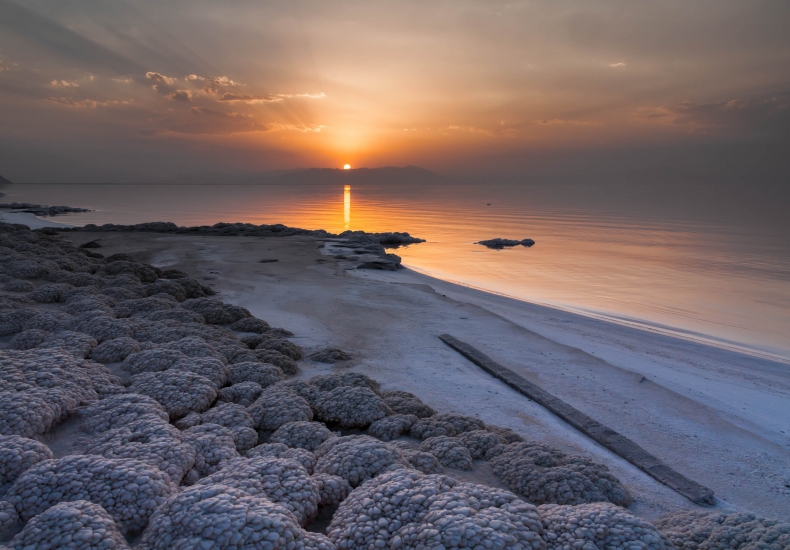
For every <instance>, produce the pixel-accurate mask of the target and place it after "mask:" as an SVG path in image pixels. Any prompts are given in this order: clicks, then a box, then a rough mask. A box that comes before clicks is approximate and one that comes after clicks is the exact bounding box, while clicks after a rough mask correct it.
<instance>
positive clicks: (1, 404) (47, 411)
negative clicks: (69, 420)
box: [0, 391, 55, 437]
mask: <svg viewBox="0 0 790 550" xmlns="http://www.w3.org/2000/svg"><path fill="white" fill-rule="evenodd" d="M53 422H55V412H54V411H53V410H52V407H50V406H49V404H48V403H47V402H46V401H45V400H44V399H43V398H42V397H40V396H38V395H36V393H34V392H33V391H20V392H18V391H8V392H0V435H19V436H22V437H33V436H35V435H39V434H43V433H44V432H46V431H47V430H49V428H50V426H52V424H53Z"/></svg>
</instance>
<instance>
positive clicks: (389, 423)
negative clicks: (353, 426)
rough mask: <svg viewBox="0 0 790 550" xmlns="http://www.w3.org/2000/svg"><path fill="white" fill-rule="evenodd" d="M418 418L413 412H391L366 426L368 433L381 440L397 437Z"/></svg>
mask: <svg viewBox="0 0 790 550" xmlns="http://www.w3.org/2000/svg"><path fill="white" fill-rule="evenodd" d="M418 420H419V419H418V418H417V417H416V416H414V415H413V414H393V415H391V416H385V417H384V418H381V419H379V420H376V421H375V422H373V423H372V424H371V425H370V427H369V428H368V433H369V434H370V435H372V436H373V437H377V438H379V439H381V440H382V441H390V440H392V439H397V438H398V437H400V436H401V435H403V434H407V433H409V430H410V429H411V427H412V425H413V424H414V423H415V422H417V421H418Z"/></svg>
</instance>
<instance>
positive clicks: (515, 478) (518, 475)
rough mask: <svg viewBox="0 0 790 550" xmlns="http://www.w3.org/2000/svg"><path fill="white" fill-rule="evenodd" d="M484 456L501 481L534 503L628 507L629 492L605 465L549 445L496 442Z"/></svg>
mask: <svg viewBox="0 0 790 550" xmlns="http://www.w3.org/2000/svg"><path fill="white" fill-rule="evenodd" d="M486 458H487V459H488V460H490V461H491V466H492V469H493V471H494V473H495V474H496V475H498V476H499V477H500V478H501V479H502V481H504V482H505V483H506V484H507V485H508V486H509V487H510V488H511V489H512V490H513V491H515V492H517V493H519V494H521V495H524V496H525V497H526V498H527V499H529V501H530V502H534V503H535V504H584V503H588V502H606V501H609V502H612V503H614V504H617V505H619V506H628V504H630V502H631V495H629V494H628V491H627V490H626V488H625V487H624V486H623V485H622V483H620V481H619V480H618V479H617V478H616V477H614V476H613V475H612V474H611V473H609V469H608V468H607V467H606V466H604V465H603V464H600V463H597V462H593V461H592V460H589V459H587V458H584V457H582V456H578V455H567V454H565V453H563V452H561V451H559V450H558V449H555V448H553V447H549V446H548V445H543V444H541V443H534V442H524V443H511V444H510V445H497V446H496V447H493V448H492V449H491V450H489V451H488V453H487V454H486Z"/></svg>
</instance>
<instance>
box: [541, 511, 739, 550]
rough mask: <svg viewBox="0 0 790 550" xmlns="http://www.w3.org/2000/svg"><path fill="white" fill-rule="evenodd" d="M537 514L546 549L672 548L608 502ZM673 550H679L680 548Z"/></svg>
mask: <svg viewBox="0 0 790 550" xmlns="http://www.w3.org/2000/svg"><path fill="white" fill-rule="evenodd" d="M538 513H539V514H540V517H541V520H542V521H543V539H544V540H545V541H546V544H547V546H548V548H560V549H562V548H573V549H575V548H585V549H586V548H591V549H592V548H595V549H598V548H605V549H606V550H632V549H633V550H637V549H638V550H671V549H672V548H673V546H672V543H670V541H669V539H667V537H666V536H664V535H663V534H662V533H661V532H659V530H658V529H656V528H655V527H654V526H653V525H651V524H650V523H648V522H647V521H645V520H643V519H641V518H638V517H636V516H634V515H632V514H630V513H629V512H628V511H627V510H624V509H622V508H620V507H619V506H615V505H614V504H610V503H608V502H605V503H604V502H595V503H591V504H579V505H577V506H558V505H556V504H546V505H543V506H539V507H538ZM676 548H678V550H681V549H682V546H676ZM693 548H695V549H697V548H700V549H701V548H702V547H698V546H694V547H693ZM720 548H725V547H723V546H722V547H720ZM727 548H729V547H727Z"/></svg>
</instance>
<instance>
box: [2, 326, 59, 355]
mask: <svg viewBox="0 0 790 550" xmlns="http://www.w3.org/2000/svg"><path fill="white" fill-rule="evenodd" d="M51 336H52V333H51V332H46V331H43V330H39V329H35V328H33V329H30V330H23V331H22V332H18V333H16V334H15V335H14V337H13V338H11V342H9V344H8V349H16V350H28V349H33V348H37V347H38V346H40V345H41V344H43V343H44V342H46V341H47V340H49V338H50V337H51Z"/></svg>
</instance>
